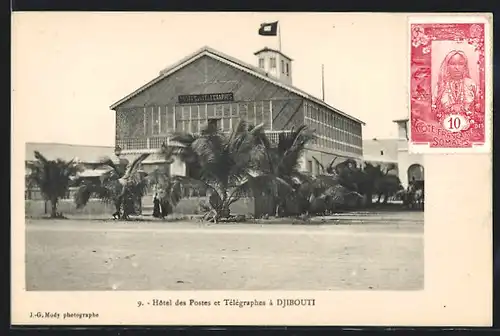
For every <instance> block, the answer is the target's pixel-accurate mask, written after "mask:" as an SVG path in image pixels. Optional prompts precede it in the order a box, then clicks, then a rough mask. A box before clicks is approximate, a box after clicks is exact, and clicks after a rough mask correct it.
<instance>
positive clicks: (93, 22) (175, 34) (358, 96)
mask: <svg viewBox="0 0 500 336" xmlns="http://www.w3.org/2000/svg"><path fill="white" fill-rule="evenodd" d="M12 20H13V33H12V34H13V38H12V53H13V55H12V59H13V62H12V82H13V83H12V84H13V85H12V87H13V92H12V96H13V99H12V101H13V109H12V116H13V128H14V129H13V132H15V133H14V134H16V136H18V137H19V140H21V138H22V141H24V142H58V143H73V144H87V145H103V146H112V145H114V127H115V124H114V112H113V111H112V110H110V109H109V106H110V105H111V104H113V103H114V102H116V101H118V100H120V99H121V98H123V97H124V96H126V95H128V94H129V93H131V92H132V91H134V90H136V89H137V88H139V87H140V86H142V85H143V84H145V83H146V82H148V81H150V80H151V79H153V78H154V77H156V76H157V75H158V73H159V72H160V71H161V70H162V69H164V68H166V67H168V66H170V65H171V64H173V63H175V62H177V61H179V60H180V59H182V58H183V57H185V56H187V55H188V54H191V53H193V52H195V51H196V50H197V49H199V48H201V47H203V46H205V45H206V46H210V47H212V48H214V49H216V50H219V51H221V52H223V53H225V54H228V55H231V56H233V57H236V58H238V59H240V60H242V61H245V62H247V63H251V64H255V65H256V64H257V60H256V56H255V55H254V54H253V53H254V52H255V51H257V50H259V49H261V48H263V47H265V46H268V47H271V48H277V47H278V39H277V38H276V37H263V36H259V35H258V33H257V31H258V28H259V26H260V24H261V23H263V22H273V21H279V25H280V29H281V50H282V52H283V53H285V54H287V55H288V56H289V57H291V58H292V59H293V63H292V70H293V73H292V76H293V85H294V86H296V87H298V88H300V89H302V90H304V91H306V92H308V93H310V94H312V95H314V96H316V97H318V98H321V96H322V93H321V65H322V64H324V77H325V100H326V102H327V103H329V104H330V105H332V106H335V107H336V108H338V109H340V110H342V111H344V112H346V113H348V114H350V115H352V116H354V117H356V118H358V119H361V120H363V121H364V122H366V126H365V127H364V129H363V133H364V134H363V137H364V138H365V139H371V138H374V137H376V138H379V139H381V138H393V137H396V135H397V130H396V125H395V124H394V123H393V122H392V120H394V119H398V118H402V117H406V116H407V115H408V110H407V106H408V104H407V86H408V85H407V78H408V75H407V74H408V67H407V64H408V62H407V59H408V44H407V40H408V35H407V18H406V15H404V14H395V13H377V14H375V13H359V14H350V13H349V14H348V13H307V14H306V13H291V14H289V13H149V12H148V13H91V12H88V13H76V12H66V13H54V12H51V13H43V12H37V13H34V12H33V13H14V14H13V19H12Z"/></svg>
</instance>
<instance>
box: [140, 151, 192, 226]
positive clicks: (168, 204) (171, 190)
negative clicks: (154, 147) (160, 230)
mask: <svg viewBox="0 0 500 336" xmlns="http://www.w3.org/2000/svg"><path fill="white" fill-rule="evenodd" d="M172 162H173V160H172V159H171V158H170V159H168V160H167V161H166V162H165V167H161V168H158V169H156V170H154V171H153V172H151V173H150V174H148V176H147V181H148V185H149V186H151V187H153V189H154V190H155V193H156V197H157V198H158V200H159V202H160V207H161V218H164V217H166V216H167V215H168V214H170V213H172V212H173V208H174V207H175V206H176V205H177V204H178V203H179V201H180V200H181V199H182V196H183V193H184V189H183V185H182V183H180V182H181V180H180V179H179V178H178V177H176V176H170V174H169V172H168V165H169V164H171V163H172Z"/></svg>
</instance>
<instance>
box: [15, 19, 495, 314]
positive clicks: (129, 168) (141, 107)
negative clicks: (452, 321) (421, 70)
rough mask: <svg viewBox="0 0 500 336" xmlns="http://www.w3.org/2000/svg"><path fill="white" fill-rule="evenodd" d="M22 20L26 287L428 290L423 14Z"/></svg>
mask: <svg viewBox="0 0 500 336" xmlns="http://www.w3.org/2000/svg"><path fill="white" fill-rule="evenodd" d="M17 19H18V20H17V25H16V20H14V26H13V27H14V28H15V29H14V33H13V34H14V36H16V39H15V40H13V50H14V54H13V55H15V56H14V58H13V69H14V70H13V71H14V72H15V77H14V78H18V79H19V80H18V82H16V83H17V85H18V86H17V87H16V91H15V92H14V93H13V97H14V101H15V104H14V107H13V111H14V112H13V115H14V123H17V125H18V126H17V127H18V130H19V132H20V133H19V134H21V133H22V136H21V135H20V137H21V138H20V139H21V140H22V143H20V141H21V140H18V141H17V142H18V150H19V151H21V148H22V152H23V153H21V154H19V155H20V156H19V157H21V156H23V157H24V166H25V170H24V172H25V173H24V175H25V176H24V182H23V183H24V225H22V224H21V225H20V226H19V227H20V228H21V229H22V231H24V233H19V232H21V231H19V232H18V234H19V235H23V236H24V237H23V252H22V253H21V254H22V255H21V254H20V255H19V258H21V259H19V260H23V259H22V258H24V263H22V265H23V266H22V267H23V271H22V273H20V274H23V277H24V278H23V279H21V280H22V281H23V282H24V283H23V284H22V285H23V286H22V287H23V290H24V291H26V293H27V294H26V295H31V294H29V293H37V294H36V295H48V293H56V292H57V293H61V294H62V293H67V295H73V294H70V293H75V295H77V294H76V293H78V292H88V293H89V295H90V293H93V292H102V293H104V292H113V293H122V292H136V291H145V292H144V293H147V291H168V292H169V293H170V294H169V295H170V296H171V297H172V296H175V295H176V294H175V293H176V292H177V293H183V291H246V293H247V296H248V295H250V296H251V292H259V293H261V292H262V291H268V292H269V293H272V292H273V291H291V292H290V293H294V292H295V293H296V294H291V295H292V296H294V297H297V295H299V293H300V291H327V292H328V291H329V292H332V293H333V292H335V293H343V292H349V293H352V292H359V293H360V295H365V294H366V295H370V293H381V294H380V295H382V294H383V293H385V292H391V293H415V294H412V295H417V294H418V293H419V292H423V291H425V290H426V289H427V286H428V284H429V282H428V280H429V279H428V273H427V271H426V270H427V265H426V263H427V261H428V259H427V252H426V249H427V248H428V247H427V237H428V236H427V226H428V225H429V222H428V218H431V216H434V217H432V219H433V221H432V223H430V224H431V225H432V227H433V234H434V233H435V232H436V225H435V223H437V221H436V220H435V218H436V217H435V216H436V213H438V212H439V210H436V206H435V205H439V206H441V204H442V203H443V201H442V199H441V198H440V197H438V196H435V195H441V194H442V195H445V194H446V195H450V194H452V191H450V190H449V188H448V187H443V189H442V190H441V191H440V192H441V194H439V193H438V191H436V190H437V189H436V188H437V187H436V186H437V183H440V182H439V181H440V180H441V181H442V183H443V186H446V183H448V185H449V183H455V182H450V181H451V180H450V178H454V173H455V172H454V171H452V172H451V173H450V174H451V175H449V178H448V180H449V181H448V180H446V178H443V177H442V176H443V175H442V174H445V173H444V170H445V167H444V166H443V165H442V164H441V163H433V162H443V161H442V157H443V156H441V161H438V160H439V159H440V158H439V157H440V155H434V156H433V157H432V159H428V157H427V156H426V155H425V154H415V153H412V152H411V151H409V149H408V139H409V138H408V136H409V129H408V127H409V120H408V116H409V109H408V101H409V94H408V64H407V63H408V62H407V60H408V58H407V53H408V34H407V33H406V32H405V31H404V30H402V31H400V32H398V29H395V27H403V28H404V27H406V22H407V16H405V15H396V14H373V13H363V14H356V13H330V14H320V13H308V14H306V13H293V14H290V13H265V12H262V13H223V14H222V13H108V14H104V13H91V12H89V13H32V14H30V13H19V15H18V17H17ZM301 22H302V23H301ZM35 27H36V28H35ZM16 50H18V53H17V54H16V53H15V51H16ZM21 51H22V52H21ZM17 111H19V112H17ZM16 113H18V118H17V120H16V116H15V115H16ZM20 118H22V120H21V119H20ZM21 123H22V125H21ZM434 158H436V159H434ZM434 160H436V161H434ZM450 160H453V159H450ZM485 162H488V161H485ZM428 165H433V167H434V172H436V171H437V170H438V169H439V166H440V165H441V167H443V170H442V171H441V172H440V173H439V174H441V175H439V176H437V175H432V173H431V172H430V170H429V169H431V168H428ZM436 167H438V168H436ZM446 169H448V168H446ZM19 170H20V169H19ZM470 172H471V173H472V171H470ZM480 174H483V175H484V171H480V172H479V173H477V174H476V175H480ZM429 176H430V177H429ZM478 178H479V179H480V177H478ZM486 178H487V177H486ZM426 179H427V180H428V181H426ZM429 179H431V181H433V182H432V183H433V184H432V185H431V184H429V183H431V182H429V181H430V180H429ZM483 180H484V178H483ZM447 181H448V182H447ZM453 181H455V180H453ZM481 181H482V180H481ZM461 183H462V182H461ZM463 183H470V182H463ZM486 184H487V183H483V185H481V186H480V187H479V188H486V187H485V186H486ZM490 185H491V184H490ZM424 186H427V189H429V188H431V187H432V188H433V194H429V193H428V192H426V190H425V188H424ZM438 189H439V188H438ZM476 189H477V188H476ZM19 195H20V193H19ZM433 195H434V196H433ZM469 195H470V194H469ZM426 196H428V197H426ZM19 197H20V196H19ZM445 197H447V196H445ZM426 198H427V201H428V204H426ZM433 200H434V201H435V202H436V203H434V205H432V203H429V202H431V201H433ZM461 201H462V199H461V198H460V199H459V200H458V201H457V203H456V205H457V206H458V207H460V204H462V203H459V202H461ZM429 204H431V205H429ZM450 207H452V206H451V205H446V208H445V207H443V208H442V209H450ZM481 209H482V208H481ZM481 209H480V210H477V211H482V210H481ZM427 211H432V213H430V214H429V215H428V214H427ZM424 217H425V220H424ZM450 218H456V217H450ZM453 220H454V219H452V221H453ZM456 223H457V226H459V228H457V230H463V228H462V226H461V225H462V224H458V223H459V222H456ZM445 224H446V220H443V225H445ZM446 225H447V224H446ZM443 230H444V229H443ZM457 232H458V231H457ZM457 234H458V233H457ZM424 238H425V239H424ZM442 239H451V238H449V237H448V238H444V237H443V238H442ZM478 239H479V238H477V239H476V241H477V240H478ZM432 241H433V242H434V241H435V238H433V240H432ZM430 244H432V243H430ZM450 244H454V243H450ZM439 253H440V254H439V255H441V256H442V255H443V254H442V253H443V252H442V250H441V252H439ZM424 259H425V260H424ZM436 260H437V259H436ZM20 265H21V264H18V265H17V267H21V266H20ZM433 269H435V267H434V268H433ZM481 274H482V273H481ZM433 278H434V277H433ZM429 281H430V280H429ZM19 286H21V284H19ZM44 293H47V294H44ZM172 293H173V294H172ZM193 293H194V292H193ZM248 293H250V294H248ZM318 293H321V292H318ZM361 293H365V294H361ZM33 295H34V294H33ZM51 295H52V294H51ZM54 295H56V294H54ZM179 295H180V294H179ZM321 295H323V294H318V296H317V297H316V301H317V302H318V298H319V297H320V296H321ZM299 296H300V295H299ZM44 297H45V298H46V299H45V300H50V299H48V298H49V296H44ZM83 297H84V296H82V298H83ZM226 297H229V296H226ZM226 297H225V298H226ZM158 298H159V297H158ZM147 300H148V299H144V301H143V302H142V301H141V303H140V304H139V306H140V305H141V304H144V305H146V304H147V305H150V304H151V302H149V301H147ZM155 302H159V301H155ZM165 302H168V300H166V301H165ZM266 302H267V301H266ZM360 302H361V301H360ZM134 304H135V301H134V302H133V303H132V304H131V307H132V308H133V307H135V306H134ZM164 304H165V305H167V303H164ZM266 304H267V303H266ZM188 305H189V302H188ZM417 305H418V304H417ZM96 309H97V308H96ZM63 310H64V309H63ZM305 311H306V310H304V312H305ZM396 311H397V310H396ZM213 313H214V314H215V311H214V312H213ZM145 314H146V313H145ZM294 314H295V313H294ZM301 314H302V313H301ZM304 314H308V313H304ZM23 318H24V317H23Z"/></svg>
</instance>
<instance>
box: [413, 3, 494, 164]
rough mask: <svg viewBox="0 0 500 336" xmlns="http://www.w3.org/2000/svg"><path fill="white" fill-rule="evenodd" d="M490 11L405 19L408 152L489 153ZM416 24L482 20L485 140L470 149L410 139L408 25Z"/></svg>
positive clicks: (491, 88)
mask: <svg viewBox="0 0 500 336" xmlns="http://www.w3.org/2000/svg"><path fill="white" fill-rule="evenodd" d="M492 21H493V14H491V13H470V14H462V13H457V14H455V13H447V14H441V13H439V14H426V15H421V14H420V15H410V16H409V17H408V20H407V35H406V36H407V39H408V40H407V53H408V54H407V57H408V58H407V62H406V64H407V67H408V68H407V104H408V107H407V112H408V141H407V142H408V152H409V153H410V154H460V153H464V154H465V153H467V154H470V153H490V152H491V149H492V144H491V142H492V127H493V80H492V79H493V63H492V55H493V43H492V41H493V31H492V29H491V23H492ZM415 23H484V27H485V28H484V30H485V31H484V35H485V55H484V57H485V87H486V88H487V89H486V90H485V97H484V100H485V115H484V135H485V142H484V144H482V145H477V146H472V147H470V148H456V147H451V148H430V147H429V145H422V144H414V143H413V142H412V141H411V92H410V91H411V90H410V89H411V67H410V66H409V64H410V61H411V43H410V36H411V30H410V28H411V25H412V24H415Z"/></svg>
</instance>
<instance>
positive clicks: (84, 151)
mask: <svg viewBox="0 0 500 336" xmlns="http://www.w3.org/2000/svg"><path fill="white" fill-rule="evenodd" d="M34 151H39V152H40V153H42V155H43V156H45V157H46V158H47V159H49V160H55V159H61V160H65V161H69V160H72V159H75V158H77V159H78V160H79V161H80V162H82V163H98V162H99V161H100V159H102V158H104V157H109V158H110V159H112V160H113V161H117V160H116V157H115V154H114V147H113V146H87V145H73V144H63V143H43V142H28V143H26V154H25V155H26V161H33V160H35V156H34Z"/></svg>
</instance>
